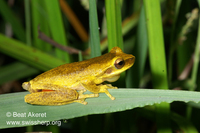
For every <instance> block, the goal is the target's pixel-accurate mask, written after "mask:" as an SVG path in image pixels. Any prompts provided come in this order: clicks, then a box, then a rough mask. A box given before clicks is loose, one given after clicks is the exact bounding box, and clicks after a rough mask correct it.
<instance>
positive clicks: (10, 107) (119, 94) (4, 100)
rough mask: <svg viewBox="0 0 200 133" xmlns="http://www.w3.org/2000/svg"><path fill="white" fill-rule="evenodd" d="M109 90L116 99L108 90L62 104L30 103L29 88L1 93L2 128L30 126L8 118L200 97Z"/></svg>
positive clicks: (56, 116) (62, 115)
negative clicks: (27, 99)
mask: <svg viewBox="0 0 200 133" xmlns="http://www.w3.org/2000/svg"><path fill="white" fill-rule="evenodd" d="M109 91H110V93H111V94H112V95H113V96H114V97H115V98H116V99H115V100H114V101H112V100H110V99H109V97H107V96H106V95H105V94H100V96H99V97H98V98H90V99H87V100H86V101H87V102H88V104H87V105H82V104H80V103H73V104H68V105H62V106H39V105H30V104H27V103H25V102H24V96H25V95H26V94H28V92H20V93H12V94H4V95H0V112H1V113H0V128H9V127H21V126H27V125H21V124H18V125H9V124H7V121H20V122H22V121H53V120H60V119H71V118H75V117H80V116H85V115H90V114H102V113H110V112H118V111H124V110H128V109H133V108H136V107H144V106H146V105H153V104H155V103H161V102H167V103H171V102H173V101H183V102H189V101H193V102H199V101H200V93H199V92H190V91H178V90H155V89H117V90H109ZM7 112H10V113H11V116H10V117H7V116H6V113H7ZM13 112H17V113H26V115H25V116H26V117H13V116H12V115H13ZM29 112H33V113H46V117H31V116H30V117H28V113H29ZM30 125H31V124H30Z"/></svg>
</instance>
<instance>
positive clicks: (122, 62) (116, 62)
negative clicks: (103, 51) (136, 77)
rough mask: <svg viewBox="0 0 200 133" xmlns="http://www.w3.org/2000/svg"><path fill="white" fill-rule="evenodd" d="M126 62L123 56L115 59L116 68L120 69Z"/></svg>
mask: <svg viewBox="0 0 200 133" xmlns="http://www.w3.org/2000/svg"><path fill="white" fill-rule="evenodd" d="M124 64H125V62H124V60H123V59H122V58H119V59H117V60H116V61H115V68H117V69H120V68H122V67H123V66H124Z"/></svg>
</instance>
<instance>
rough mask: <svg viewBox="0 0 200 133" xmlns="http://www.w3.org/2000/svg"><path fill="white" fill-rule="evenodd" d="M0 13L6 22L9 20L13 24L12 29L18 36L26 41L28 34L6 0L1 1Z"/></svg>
mask: <svg viewBox="0 0 200 133" xmlns="http://www.w3.org/2000/svg"><path fill="white" fill-rule="evenodd" d="M0 14H1V15H2V17H3V19H4V20H5V21H6V22H9V23H10V24H11V26H12V30H13V32H14V34H15V35H16V37H17V38H18V39H19V40H21V41H22V42H25V40H26V39H25V38H26V36H25V31H24V28H23V26H22V24H21V23H20V21H19V20H18V19H17V17H16V16H15V15H14V13H13V12H12V11H11V10H10V8H9V7H8V5H7V4H6V3H5V1H4V0H1V1H0Z"/></svg>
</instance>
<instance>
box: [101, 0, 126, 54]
mask: <svg viewBox="0 0 200 133" xmlns="http://www.w3.org/2000/svg"><path fill="white" fill-rule="evenodd" d="M105 2H106V3H105V4H106V21H107V29H108V48H109V51H110V50H111V49H112V48H113V47H115V46H119V47H120V48H121V49H122V50H123V38H122V22H121V21H122V18H121V3H120V0H106V1H105Z"/></svg>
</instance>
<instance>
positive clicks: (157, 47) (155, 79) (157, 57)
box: [144, 0, 172, 133]
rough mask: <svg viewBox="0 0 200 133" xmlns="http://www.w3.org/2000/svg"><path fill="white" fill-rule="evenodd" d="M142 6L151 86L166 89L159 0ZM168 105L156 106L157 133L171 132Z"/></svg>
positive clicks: (145, 2) (147, 1)
mask: <svg viewBox="0 0 200 133" xmlns="http://www.w3.org/2000/svg"><path fill="white" fill-rule="evenodd" d="M144 7H145V15H146V23H147V33H148V44H149V58H150V67H151V73H152V83H153V87H154V88H155V89H168V81H167V69H166V60H165V47H164V39H163V29H162V19H161V9H160V1H159V0H154V1H149V0H144ZM169 107H170V106H169V104H166V103H163V104H160V105H158V106H156V108H157V114H156V115H157V116H156V119H157V121H156V123H157V128H158V130H157V132H158V133H165V132H166V133H170V132H172V131H171V130H170V128H169V127H170V121H169V112H170V109H169Z"/></svg>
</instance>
